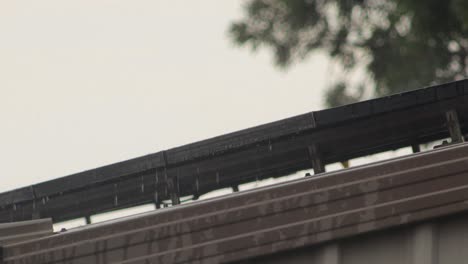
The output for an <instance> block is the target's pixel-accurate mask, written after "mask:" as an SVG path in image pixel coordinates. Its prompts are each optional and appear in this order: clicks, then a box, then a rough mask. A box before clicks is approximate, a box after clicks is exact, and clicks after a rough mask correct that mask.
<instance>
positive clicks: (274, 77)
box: [0, 0, 332, 191]
mask: <svg viewBox="0 0 468 264" xmlns="http://www.w3.org/2000/svg"><path fill="white" fill-rule="evenodd" d="M242 3H243V1H234V0H223V1H220V0H209V1H208V0H203V1H175V0H172V1H169V0H167V1H156V0H132V1H130V0H127V1H123V0H97V1H96V0H93V1H91V0H70V1H64V0H41V1H35V0H16V1H8V0H2V1H0V58H1V59H0V121H1V124H0V164H1V166H0V177H1V179H2V181H1V184H0V191H6V190H9V189H13V188H17V187H21V186H25V185H28V184H32V183H36V182H40V181H44V180H48V179H53V178H57V177H61V176H65V175H68V174H71V173H75V172H79V171H83V170H87V169H92V168H94V167H98V166H102V165H106V164H109V163H114V162H117V161H121V160H125V159H129V158H133V157H137V156H141V155H145V154H148V153H153V152H156V151H159V150H162V149H167V148H171V147H175V146H178V145H182V144H185V143H189V142H193V141H196V140H201V139H205V138H209V137H212V136H216V135H220V134H223V133H226V132H231V131H235V130H239V129H243V128H247V127H250V126H254V125H259V124H261V123H266V122H270V121H274V120H277V119H281V118H286V117H289V116H292V115H296V114H301V113H304V112H308V111H312V110H318V109H319V108H321V107H320V102H321V97H322V93H323V88H324V87H325V85H326V80H327V79H330V78H332V77H330V76H327V68H328V62H327V59H326V58H325V57H324V56H323V55H320V54H317V55H314V56H312V57H310V58H309V59H308V60H307V61H306V62H304V63H302V64H299V65H297V66H296V67H293V68H292V69H290V70H289V71H287V72H284V71H280V70H278V69H276V68H275V67H274V66H273V65H272V60H271V56H270V54H268V52H263V53H259V54H253V53H251V52H250V51H249V50H248V49H240V48H236V47H235V46H234V45H233V44H232V43H231V41H230V40H229V39H228V37H227V33H226V30H227V28H228V26H229V23H230V22H231V21H232V20H234V19H236V18H238V17H240V16H241V6H242Z"/></svg>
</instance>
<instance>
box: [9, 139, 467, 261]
mask: <svg viewBox="0 0 468 264" xmlns="http://www.w3.org/2000/svg"><path fill="white" fill-rule="evenodd" d="M467 200H468V144H459V145H453V146H449V147H444V148H440V149H437V150H432V151H428V152H424V153H419V154H414V155H410V156H407V157H402V158H396V159H393V160H388V161H384V162H379V163H376V164H371V165H367V166H361V167H356V168H351V169H347V170H343V171H339V172H334V173H326V174H323V175H322V176H318V177H310V178H305V179H301V180H296V181H292V182H287V183H283V184H279V185H274V186H270V187H265V188H260V189H257V190H252V191H247V192H243V193H237V194H232V195H228V196H226V197H221V198H216V199H211V200H207V201H201V202H196V203H193V204H188V205H181V206H177V207H172V208H167V209H162V210H157V211H155V212H152V213H147V214H142V215H139V216H136V217H130V218H124V219H120V220H117V221H111V222H108V223H103V224H99V225H91V226H87V227H86V228H78V229H76V230H73V231H70V232H64V233H60V234H57V235H53V236H49V237H45V238H40V239H36V240H32V241H26V242H22V243H17V244H11V245H6V246H4V263H6V264H19V263H22V264H26V263H34V264H41V263H73V264H81V263H83V264H84V263H86V264H92V263H122V264H123V263H126V264H130V263H131V264H140V263H141V264H143V263H223V262H231V261H238V260H242V259H246V258H251V257H255V256H261V255H265V254H271V253H274V252H278V251H283V250H291V249H295V248H300V247H304V246H308V245H314V244H317V243H323V242H325V241H332V240H335V239H340V238H343V237H349V236H355V235H358V234H362V233H366V232H371V231H376V230H382V229H387V228H389V227H394V226H400V225H405V224H409V223H414V222H419V221H425V220H430V219H433V218H436V217H441V216H445V215H450V214H454V213H458V212H463V211H467V210H468V203H467V202H466V201H467Z"/></svg>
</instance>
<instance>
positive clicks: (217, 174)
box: [216, 171, 219, 185]
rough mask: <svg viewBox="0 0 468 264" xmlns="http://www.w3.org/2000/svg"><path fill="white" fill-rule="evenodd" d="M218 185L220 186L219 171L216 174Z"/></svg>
mask: <svg viewBox="0 0 468 264" xmlns="http://www.w3.org/2000/svg"><path fill="white" fill-rule="evenodd" d="M216 184H218V185H219V172H218V171H217V172H216Z"/></svg>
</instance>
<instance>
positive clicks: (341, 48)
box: [230, 0, 468, 106]
mask: <svg viewBox="0 0 468 264" xmlns="http://www.w3.org/2000/svg"><path fill="white" fill-rule="evenodd" d="M230 35H231V36H232V38H233V40H234V41H235V42H236V43H238V44H240V45H249V46H251V47H252V48H254V49H257V48H264V47H266V48H270V49H271V50H272V51H273V53H274V55H275V63H276V64H277V65H278V66H281V67H285V68H287V67H290V66H291V64H292V63H294V62H296V61H300V60H303V59H304V58H306V57H307V55H308V54H310V53H311V52H312V51H315V50H323V51H325V52H327V53H328V55H329V56H330V57H331V58H332V59H333V60H334V61H336V62H338V64H339V65H341V67H342V76H341V77H338V76H335V77H334V78H336V80H335V82H333V85H332V87H330V89H329V91H328V92H327V98H326V102H327V104H328V105H330V106H334V105H338V104H343V103H349V102H350V101H353V100H358V99H362V93H360V92H361V91H360V90H359V89H358V91H357V92H356V89H355V88H352V87H353V86H351V85H349V84H348V83H345V82H343V78H345V77H346V75H347V74H350V73H351V72H352V70H353V69H355V68H357V67H364V69H365V71H366V74H367V79H368V80H371V81H370V82H369V81H367V82H365V81H364V80H363V81H362V83H359V84H358V85H357V87H364V86H366V87H368V88H369V86H370V90H371V91H372V94H371V96H383V95H387V94H390V93H396V92H401V91H405V90H408V89H414V88H420V87H423V86H427V85H429V84H433V83H441V82H447V81H452V80H454V79H460V78H464V76H465V74H466V73H467V65H466V63H467V49H468V1H466V0H425V1H414V0H393V1H392V0H249V1H247V2H246V5H245V9H244V17H243V18H242V19H240V20H239V21H236V22H234V23H232V25H231V27H230ZM354 87H356V86H354ZM353 89H354V90H353ZM361 90H362V89H361Z"/></svg>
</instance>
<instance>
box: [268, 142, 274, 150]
mask: <svg viewBox="0 0 468 264" xmlns="http://www.w3.org/2000/svg"><path fill="white" fill-rule="evenodd" d="M268 149H269V150H270V151H272V150H273V145H271V141H268Z"/></svg>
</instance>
